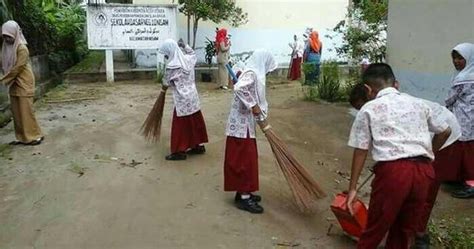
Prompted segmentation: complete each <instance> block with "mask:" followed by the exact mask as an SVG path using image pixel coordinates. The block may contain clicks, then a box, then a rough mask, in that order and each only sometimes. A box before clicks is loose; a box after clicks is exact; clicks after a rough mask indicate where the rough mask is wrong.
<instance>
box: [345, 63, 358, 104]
mask: <svg viewBox="0 0 474 249" xmlns="http://www.w3.org/2000/svg"><path fill="white" fill-rule="evenodd" d="M360 77H361V74H360V70H359V68H354V67H353V68H349V74H348V75H347V79H346V81H345V84H344V86H343V87H342V93H341V94H342V98H343V100H348V99H349V95H350V94H351V91H352V88H354V86H355V85H357V84H358V83H360Z"/></svg>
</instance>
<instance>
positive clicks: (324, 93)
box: [317, 61, 341, 102]
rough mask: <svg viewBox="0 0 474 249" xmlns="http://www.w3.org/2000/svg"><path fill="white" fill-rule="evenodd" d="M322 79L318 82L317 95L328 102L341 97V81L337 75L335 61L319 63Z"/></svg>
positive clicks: (337, 67) (337, 69)
mask: <svg viewBox="0 0 474 249" xmlns="http://www.w3.org/2000/svg"><path fill="white" fill-rule="evenodd" d="M321 69H322V79H321V80H320V81H319V84H318V87H317V89H318V96H319V97H320V98H321V99H324V100H326V101H329V102H335V101H338V100H340V99H341V94H340V88H341V81H340V77H339V66H338V64H337V63H336V62H334V61H330V62H325V63H323V64H322V65H321Z"/></svg>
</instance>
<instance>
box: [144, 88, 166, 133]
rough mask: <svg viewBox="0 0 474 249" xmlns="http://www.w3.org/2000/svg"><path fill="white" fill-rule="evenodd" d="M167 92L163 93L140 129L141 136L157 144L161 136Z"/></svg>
mask: <svg viewBox="0 0 474 249" xmlns="http://www.w3.org/2000/svg"><path fill="white" fill-rule="evenodd" d="M165 97H166V92H164V91H161V92H160V95H159V96H158V99H157V100H156V101H155V104H154V105H153V108H152V109H151V111H150V113H149V114H148V117H147V118H146V120H145V122H144V123H143V125H142V127H141V128H140V131H141V134H142V135H143V136H144V137H145V139H147V140H148V141H151V142H157V141H158V140H159V139H160V134H161V120H162V118H163V109H164V107H165Z"/></svg>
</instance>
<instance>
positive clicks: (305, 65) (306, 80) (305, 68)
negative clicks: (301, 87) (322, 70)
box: [303, 63, 317, 85]
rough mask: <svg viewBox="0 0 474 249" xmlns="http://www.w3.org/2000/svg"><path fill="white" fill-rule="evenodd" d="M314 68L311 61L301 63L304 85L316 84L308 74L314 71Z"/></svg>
mask: <svg viewBox="0 0 474 249" xmlns="http://www.w3.org/2000/svg"><path fill="white" fill-rule="evenodd" d="M315 71H316V68H315V67H314V64H312V63H303V73H304V76H305V77H304V83H303V84H305V85H314V84H317V82H312V81H311V80H310V79H309V78H310V77H309V76H310V75H312V74H313V73H315Z"/></svg>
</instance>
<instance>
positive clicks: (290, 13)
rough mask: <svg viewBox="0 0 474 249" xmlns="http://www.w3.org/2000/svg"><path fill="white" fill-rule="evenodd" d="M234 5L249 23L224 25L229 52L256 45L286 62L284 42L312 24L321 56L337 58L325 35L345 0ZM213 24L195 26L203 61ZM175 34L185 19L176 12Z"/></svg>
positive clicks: (263, 0) (256, 0) (142, 0)
mask: <svg viewBox="0 0 474 249" xmlns="http://www.w3.org/2000/svg"><path fill="white" fill-rule="evenodd" d="M172 2H173V1H171V0H134V4H161V3H166V4H169V3H172ZM175 2H177V1H175ZM237 5H238V6H240V7H242V8H243V10H244V11H245V12H247V13H248V17H249V18H248V19H249V22H248V23H247V24H246V25H243V26H241V27H239V28H231V27H229V25H228V24H220V25H219V26H220V27H227V28H228V30H229V33H230V34H231V35H232V44H233V46H232V50H231V51H232V54H240V53H244V52H251V51H253V50H255V49H256V48H266V49H268V50H270V51H271V52H272V53H273V54H274V55H275V57H276V59H277V61H278V62H279V63H280V64H287V63H288V62H289V54H290V53H291V51H290V48H289V46H288V43H289V42H290V41H291V40H292V37H293V35H294V34H299V35H300V36H301V35H302V34H303V32H304V31H305V29H306V27H313V28H315V29H316V30H318V31H319V32H320V37H321V39H322V42H323V43H324V46H323V48H324V50H323V59H329V58H331V59H338V58H337V57H336V53H335V51H334V43H338V42H339V41H338V40H337V38H336V39H335V40H330V39H328V38H326V37H325V35H327V34H331V35H332V34H333V32H331V31H330V30H329V29H332V28H334V26H336V24H337V23H338V22H339V21H341V20H343V19H344V18H345V13H346V9H347V5H348V0H237ZM216 27H217V25H216V24H214V23H212V22H201V23H200V25H199V30H198V36H197V42H196V48H197V53H198V58H199V60H200V61H201V62H202V61H203V60H204V50H203V47H204V46H205V41H206V38H209V39H211V40H213V39H214V37H215V29H216ZM178 29H179V31H178V33H179V36H180V37H182V38H186V34H187V29H186V18H185V16H184V15H181V14H180V15H179V21H178Z"/></svg>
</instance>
